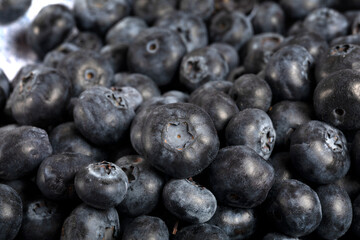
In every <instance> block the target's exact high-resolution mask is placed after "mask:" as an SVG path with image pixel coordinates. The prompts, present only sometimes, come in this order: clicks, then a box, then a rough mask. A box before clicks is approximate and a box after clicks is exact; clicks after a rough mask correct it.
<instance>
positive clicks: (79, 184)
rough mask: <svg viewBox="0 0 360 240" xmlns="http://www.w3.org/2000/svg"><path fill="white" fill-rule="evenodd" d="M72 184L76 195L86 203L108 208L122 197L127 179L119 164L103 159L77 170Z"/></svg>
mask: <svg viewBox="0 0 360 240" xmlns="http://www.w3.org/2000/svg"><path fill="white" fill-rule="evenodd" d="M74 185H75V190H76V193H77V195H78V196H79V198H80V199H81V200H83V201H84V202H85V203H86V204H88V205H90V206H92V207H95V208H98V209H110V208H112V207H115V206H116V205H118V204H119V203H121V201H122V200H123V199H124V197H125V194H126V191H127V188H128V186H129V181H128V178H127V176H126V174H125V173H124V171H123V170H121V168H120V167H119V166H117V165H115V164H113V163H110V162H105V161H103V162H99V163H93V164H89V165H88V166H86V167H84V168H82V169H81V170H79V171H78V172H77V173H76V175H75V181H74Z"/></svg>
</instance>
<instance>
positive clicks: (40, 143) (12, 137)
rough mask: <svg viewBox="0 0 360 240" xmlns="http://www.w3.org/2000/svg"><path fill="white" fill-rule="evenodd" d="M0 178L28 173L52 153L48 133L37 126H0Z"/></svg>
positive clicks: (13, 177) (6, 178) (18, 176)
mask: <svg viewBox="0 0 360 240" xmlns="http://www.w3.org/2000/svg"><path fill="white" fill-rule="evenodd" d="M0 139H2V141H1V143H0V179H5V180H12V179H19V178H21V177H24V176H25V175H28V174H29V173H31V172H32V171H34V170H36V168H37V167H38V166H39V165H40V163H41V162H42V161H43V160H44V159H45V158H46V157H48V156H49V155H51V153H52V147H51V145H50V142H49V138H48V135H47V133H46V132H45V131H44V130H42V129H40V128H36V127H30V126H22V127H14V128H11V129H8V130H1V128H0Z"/></svg>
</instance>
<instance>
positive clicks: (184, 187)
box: [162, 179, 217, 223]
mask: <svg viewBox="0 0 360 240" xmlns="http://www.w3.org/2000/svg"><path fill="white" fill-rule="evenodd" d="M162 196H163V204H164V206H165V207H166V208H167V210H168V211H170V212H171V213H172V214H174V215H175V216H176V217H178V218H179V219H181V220H184V221H187V222H190V223H204V222H207V221H209V220H210V219H211V217H212V216H213V215H214V214H215V211H216V207H217V202H216V199H215V196H214V195H213V194H212V193H211V192H210V191H209V190H208V189H206V188H205V187H202V186H200V185H198V184H197V183H196V182H194V181H192V180H187V179H173V180H170V181H168V182H167V183H166V184H165V186H164V190H163V195H162Z"/></svg>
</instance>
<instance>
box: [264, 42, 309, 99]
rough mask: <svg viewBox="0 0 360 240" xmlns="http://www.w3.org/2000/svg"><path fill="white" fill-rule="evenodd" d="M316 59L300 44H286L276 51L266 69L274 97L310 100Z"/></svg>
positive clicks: (267, 79)
mask: <svg viewBox="0 0 360 240" xmlns="http://www.w3.org/2000/svg"><path fill="white" fill-rule="evenodd" d="M313 64H314V59H313V57H312V56H311V55H310V53H309V52H308V51H307V50H306V49H305V48H304V47H301V46H299V45H290V46H285V47H283V48H281V49H280V50H278V51H277V52H276V53H274V54H273V55H272V56H271V58H270V60H269V62H268V64H267V65H266V69H265V76H266V77H265V78H266V79H265V80H266V81H267V82H268V83H269V85H270V87H271V90H272V93H273V98H274V99H275V100H277V101H279V100H295V101H296V100H297V101H301V100H308V99H309V98H310V97H311V94H312V85H313V83H312V76H311V69H312V67H313Z"/></svg>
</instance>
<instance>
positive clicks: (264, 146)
mask: <svg viewBox="0 0 360 240" xmlns="http://www.w3.org/2000/svg"><path fill="white" fill-rule="evenodd" d="M225 138H226V142H227V144H228V145H229V146H231V145H245V146H247V147H249V148H251V149H253V150H254V151H255V152H256V153H257V154H259V155H260V156H261V157H263V158H264V159H265V160H267V159H269V157H270V155H271V153H272V151H273V149H274V146H275V141H276V133H275V130H274V127H273V124H272V122H271V119H270V118H269V116H268V115H267V114H266V113H265V112H264V111H262V110H260V109H256V108H248V109H245V110H243V111H241V112H239V113H237V114H236V115H234V117H233V118H232V119H231V120H230V122H229V124H228V125H227V126H226V129H225Z"/></svg>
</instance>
